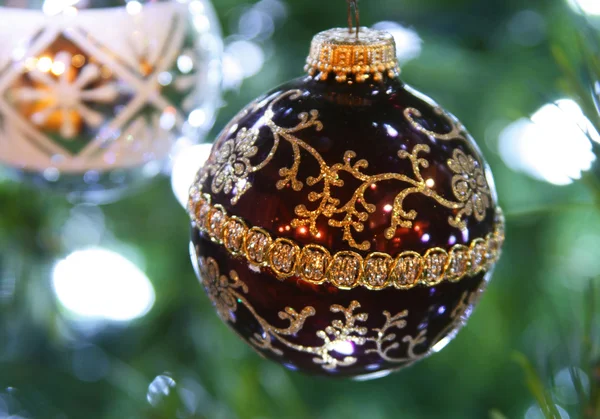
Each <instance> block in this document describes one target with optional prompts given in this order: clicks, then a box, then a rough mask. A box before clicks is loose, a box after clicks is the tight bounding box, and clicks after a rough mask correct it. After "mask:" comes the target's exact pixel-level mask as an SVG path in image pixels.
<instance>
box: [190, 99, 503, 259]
mask: <svg viewBox="0 0 600 419" xmlns="http://www.w3.org/2000/svg"><path fill="white" fill-rule="evenodd" d="M303 94H304V92H303V91H302V90H290V91H287V92H284V93H280V94H279V95H277V96H276V97H274V99H273V100H271V102H270V103H269V105H268V106H267V109H266V111H265V114H264V124H265V125H266V126H267V127H268V128H269V129H270V131H271V132H272V135H273V145H272V147H271V150H270V151H269V153H268V154H267V156H266V157H265V158H264V159H263V160H262V161H261V162H260V163H258V164H254V165H251V164H250V159H251V158H252V157H255V155H256V154H257V149H256V146H255V143H256V141H257V138H258V135H259V132H258V131H259V130H258V129H257V128H253V129H250V130H248V129H246V128H242V129H241V130H239V131H238V133H237V136H236V138H235V139H229V140H227V141H220V146H219V147H217V148H216V149H215V150H214V151H213V154H212V156H211V159H209V162H208V163H207V164H206V165H205V167H204V168H203V172H204V174H205V175H204V177H201V178H200V181H203V180H205V179H206V177H207V176H208V174H210V175H213V176H214V178H213V181H212V192H213V193H214V194H217V193H220V192H224V193H226V194H227V193H231V194H232V198H231V203H232V204H234V205H235V204H236V203H237V202H238V201H239V199H240V197H241V196H242V195H243V194H244V193H245V192H247V191H248V190H249V189H250V188H251V186H252V185H251V183H250V182H249V180H248V176H249V175H250V174H251V173H255V172H258V171H259V170H261V169H263V168H264V167H265V166H267V165H268V164H269V163H270V162H271V161H272V160H273V158H274V156H275V154H276V153H277V151H278V149H279V145H280V144H281V142H282V141H285V142H287V143H288V144H289V145H290V146H291V148H292V153H293V163H292V164H291V166H289V167H282V168H280V169H279V175H280V177H281V178H280V179H279V180H278V181H277V183H276V187H277V188H278V189H284V188H287V187H290V188H291V189H292V190H294V191H296V192H300V191H302V190H303V189H304V186H305V185H306V186H308V187H310V188H312V189H313V190H311V191H310V192H309V193H308V196H307V198H308V201H309V202H310V203H313V204H312V205H311V206H312V208H308V206H307V205H305V204H299V205H297V206H296V208H295V210H294V211H295V215H296V217H295V218H294V219H293V220H292V222H291V225H292V227H295V228H296V227H302V226H306V227H308V230H309V231H310V233H311V234H312V235H313V236H317V235H318V234H319V230H318V228H317V223H318V220H319V219H320V218H321V217H324V218H325V219H327V223H328V225H329V226H331V227H335V228H339V229H341V230H342V232H343V240H344V241H346V242H347V243H348V244H349V245H350V246H351V247H353V248H356V249H359V250H365V251H366V250H369V248H370V247H371V243H370V242H369V241H367V240H365V241H363V242H361V243H359V242H357V241H356V238H355V236H354V234H355V233H360V232H362V231H364V228H365V223H366V222H367V221H368V219H369V216H370V215H371V214H373V213H375V211H376V207H375V205H373V204H371V203H369V202H368V201H367V199H366V197H365V193H366V191H367V190H368V189H369V188H370V187H372V186H373V185H376V184H377V183H380V182H384V181H398V182H400V183H401V184H403V185H405V186H404V187H403V188H402V189H401V190H400V191H399V193H398V194H397V195H396V197H395V199H394V204H393V209H392V211H391V221H390V226H389V228H387V229H386V231H385V237H386V238H387V239H388V240H389V239H392V238H393V237H394V235H395V234H396V231H397V229H398V228H411V227H412V224H413V221H414V220H415V219H416V218H417V216H418V214H417V211H415V210H414V209H407V208H405V206H404V202H405V200H406V198H407V197H408V196H410V195H413V194H420V195H423V196H425V197H428V198H430V199H432V200H433V201H435V202H436V203H437V204H439V205H441V206H443V207H445V208H448V209H450V210H452V211H453V212H454V215H453V216H450V217H449V219H448V222H449V224H450V225H451V226H453V227H456V228H458V229H465V228H466V222H465V218H466V217H468V216H470V215H473V214H475V218H476V221H482V220H483V218H484V217H483V215H482V214H484V212H485V210H487V209H488V208H489V207H490V206H491V201H492V199H491V196H490V192H489V187H488V185H487V180H486V178H485V175H484V172H483V170H482V169H481V167H480V165H479V163H478V162H477V160H476V159H475V158H474V157H473V156H470V155H465V154H464V153H462V151H461V152H460V153H462V154H461V155H458V154H456V153H455V155H454V159H451V160H449V161H448V164H449V165H450V168H451V169H452V170H453V171H454V172H455V173H456V176H455V178H454V179H453V185H452V186H453V191H454V195H455V198H456V200H452V199H448V198H446V197H443V196H441V195H440V194H438V193H437V192H436V190H435V189H434V188H433V185H431V183H430V182H428V181H427V180H426V179H424V177H423V175H422V173H421V170H422V169H423V168H427V167H429V164H430V163H429V160H427V159H426V158H424V157H423V155H424V154H427V153H430V152H431V149H430V147H429V146H428V145H426V144H417V145H415V146H414V148H413V149H412V150H411V151H410V152H409V151H407V150H404V149H402V150H399V151H398V157H399V158H400V159H402V160H408V161H409V162H410V164H411V168H412V175H407V174H401V173H380V174H373V175H371V174H367V173H366V170H367V169H368V168H369V162H368V161H367V160H365V159H358V160H356V159H357V154H356V153H355V152H354V151H352V150H347V151H346V152H345V153H344V156H343V161H342V162H341V163H335V164H332V165H330V164H328V163H327V162H326V161H325V160H324V158H323V157H322V156H321V154H320V153H319V152H318V151H317V150H316V149H315V148H314V147H312V146H311V145H309V144H308V143H306V142H305V141H303V140H302V139H300V138H299V137H298V133H299V132H302V131H305V130H308V129H314V130H316V131H321V130H322V129H323V123H322V122H321V121H320V120H319V112H318V111H317V110H314V109H313V110H311V111H309V112H302V113H300V114H299V115H298V119H299V122H298V123H297V124H296V125H294V126H292V127H282V126H280V125H278V124H277V123H275V122H274V117H275V111H274V107H275V105H276V104H278V103H279V102H281V101H282V100H284V99H289V100H292V101H293V100H298V99H299V98H301V97H302V96H303ZM263 103H264V102H263ZM263 106H264V105H263ZM436 112H443V111H441V110H438V111H436ZM420 115H421V113H420V112H419V111H418V110H417V109H414V108H408V109H407V110H406V111H405V116H406V118H407V119H408V120H409V121H411V123H412V124H413V126H415V128H417V129H418V130H419V131H421V132H423V133H426V134H428V135H431V136H433V137H435V138H438V139H450V138H452V139H463V140H466V139H465V138H464V136H462V135H461V134H460V133H461V131H462V127H461V126H460V125H458V124H455V123H454V122H453V121H452V120H451V119H448V120H449V121H450V122H451V123H452V131H451V132H449V133H447V134H438V133H434V132H431V131H428V130H426V129H425V128H424V127H422V126H421V125H419V124H418V123H417V122H416V121H415V120H414V119H413V116H417V117H418V116H420ZM228 135H230V133H229V134H228ZM458 151H460V150H458ZM307 156H309V157H311V158H313V159H314V160H315V161H316V162H317V164H318V167H319V174H318V175H317V176H309V177H307V178H306V179H304V180H301V179H299V177H298V172H299V169H300V166H301V164H302V159H303V158H306V157H307ZM344 174H349V175H350V176H352V177H353V178H354V179H356V180H358V181H360V185H359V186H358V187H357V188H356V189H355V190H354V193H353V194H352V197H351V198H350V199H349V200H348V201H346V202H342V201H341V200H340V199H339V198H337V197H336V193H335V192H336V189H337V188H342V187H343V186H344V180H343V175H344ZM473 181H474V183H473ZM430 185H431V186H430ZM473 188H474V189H473ZM315 189H316V190H315Z"/></svg>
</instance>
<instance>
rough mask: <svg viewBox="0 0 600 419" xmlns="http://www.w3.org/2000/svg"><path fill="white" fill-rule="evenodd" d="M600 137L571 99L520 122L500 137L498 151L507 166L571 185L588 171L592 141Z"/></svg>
mask: <svg viewBox="0 0 600 419" xmlns="http://www.w3.org/2000/svg"><path fill="white" fill-rule="evenodd" d="M590 140H591V141H595V142H600V134H598V132H597V131H596V130H595V129H594V127H593V125H592V124H591V122H590V121H589V120H588V119H587V118H586V117H585V115H584V114H583V112H582V110H581V108H580V107H579V105H577V103H575V102H574V101H573V100H571V99H561V100H557V101H556V102H555V103H551V104H547V105H544V106H543V107H542V108H540V109H539V110H538V111H537V112H536V113H535V114H533V116H532V117H531V119H524V118H523V119H520V120H518V121H516V122H514V123H512V124H510V125H509V126H508V127H506V128H505V129H504V130H503V131H502V133H501V134H500V139H499V144H498V147H499V151H500V155H501V156H502V159H503V160H504V162H505V163H506V165H507V166H509V167H510V168H512V169H513V170H516V171H521V172H524V173H527V174H528V175H530V176H532V177H534V178H536V179H540V180H544V181H547V182H550V183H552V184H555V185H568V184H570V183H572V182H573V180H575V179H580V178H581V174H582V172H585V171H586V170H589V169H590V168H591V167H592V163H593V162H594V161H595V160H596V156H595V155H594V153H593V152H592V143H591V141H590Z"/></svg>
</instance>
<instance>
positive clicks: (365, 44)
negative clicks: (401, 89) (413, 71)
mask: <svg viewBox="0 0 600 419" xmlns="http://www.w3.org/2000/svg"><path fill="white" fill-rule="evenodd" d="M305 70H306V71H307V72H308V73H309V74H310V75H311V76H313V77H314V78H315V79H317V80H327V79H328V78H329V76H330V75H332V74H333V75H335V78H336V80H337V81H338V82H342V83H343V82H347V81H348V82H350V81H352V80H355V81H357V82H364V81H366V80H368V79H369V78H371V77H372V78H373V80H375V81H381V80H383V78H384V77H390V78H393V77H396V76H398V75H399V74H400V68H399V66H398V60H397V58H396V43H395V41H394V37H393V36H392V35H391V34H389V33H388V32H385V31H378V30H375V29H369V28H366V27H361V28H360V30H359V33H358V37H356V33H355V32H354V31H349V30H348V28H334V29H329V30H327V31H324V32H320V33H318V34H317V35H315V37H314V38H313V40H312V44H311V47H310V53H309V55H308V58H307V60H306V67H305Z"/></svg>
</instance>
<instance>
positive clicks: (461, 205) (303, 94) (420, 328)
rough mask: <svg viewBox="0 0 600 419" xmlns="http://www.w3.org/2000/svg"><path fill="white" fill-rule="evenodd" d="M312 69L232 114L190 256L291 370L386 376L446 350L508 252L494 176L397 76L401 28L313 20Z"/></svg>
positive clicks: (206, 176) (238, 319) (267, 352)
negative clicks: (394, 32)
mask: <svg viewBox="0 0 600 419" xmlns="http://www.w3.org/2000/svg"><path fill="white" fill-rule="evenodd" d="M306 70H307V71H308V75H307V76H305V77H301V78H299V79H296V80H293V81H290V82H288V83H286V84H284V85H282V86H280V87H278V88H276V89H274V90H273V91H272V92H270V93H268V94H266V95H265V96H263V97H261V98H259V99H257V100H256V101H254V102H253V103H251V104H250V105H249V106H248V107H246V108H245V109H244V110H243V111H242V112H240V113H239V114H238V115H237V116H236V117H235V118H234V119H233V120H232V121H231V122H230V123H229V125H227V127H225V129H224V130H223V132H222V133H221V134H220V136H219V138H218V139H217V141H216V142H215V144H214V146H213V149H212V153H211V156H210V158H209V159H208V161H207V162H206V164H205V165H204V166H203V168H202V169H201V170H200V172H199V173H198V176H197V180H196V182H195V184H194V185H193V186H192V189H191V193H190V199H189V212H190V216H191V219H192V240H191V243H192V244H191V253H192V260H193V263H194V266H195V268H196V271H197V273H198V275H199V277H200V280H201V282H202V284H203V286H204V288H205V289H206V292H207V294H208V296H209V297H210V299H211V300H212V302H213V304H214V306H215V308H216V311H217V313H218V315H219V316H220V317H221V318H222V319H223V321H225V322H226V323H228V324H229V325H230V326H231V327H232V328H233V329H234V330H235V331H236V332H237V333H238V335H239V336H241V337H242V338H243V339H244V340H246V341H247V342H248V343H249V344H250V345H251V346H252V347H253V348H255V349H256V350H257V351H258V352H260V353H261V354H262V355H264V356H265V357H267V358H270V359H272V360H274V361H276V362H279V363H281V364H283V365H284V366H286V367H287V368H289V369H292V370H300V371H303V372H307V373H313V374H323V375H329V376H348V377H355V378H369V377H378V376H382V375H385V374H387V373H388V372H389V371H392V370H395V369H399V368H402V367H405V366H408V365H411V364H413V363H414V362H416V361H418V360H420V359H422V358H423V357H425V356H427V355H429V354H431V353H432V352H436V351H439V350H441V349H442V348H443V347H444V346H445V345H446V344H447V343H448V342H449V341H450V340H451V339H452V338H453V337H454V335H455V334H456V332H457V330H458V329H459V328H460V327H461V326H462V325H463V324H464V323H465V321H466V320H467V318H468V317H469V316H470V315H471V312H472V309H473V306H474V305H475V304H476V302H477V301H478V300H479V297H480V296H481V294H482V292H483V290H484V288H485V286H486V283H487V282H488V280H489V279H490V275H491V272H492V269H493V267H494V265H495V263H496V262H497V260H498V258H499V257H500V250H501V246H502V243H503V240H504V222H503V217H502V213H501V211H500V209H499V207H498V206H497V197H496V193H495V189H494V183H493V179H492V175H491V173H490V171H489V169H488V166H487V164H486V162H485V160H484V159H483V157H482V154H481V152H480V150H479V149H478V147H477V145H476V143H475V142H474V140H473V139H472V138H471V136H470V135H469V134H468V133H467V132H466V130H465V128H464V127H463V126H462V125H461V124H460V122H458V120H457V119H456V118H455V117H454V116H452V115H450V114H449V113H447V112H446V111H444V110H442V108H440V107H439V106H438V105H437V104H436V103H435V102H434V101H432V100H431V99H429V98H427V97H426V96H424V95H422V94H420V93H418V92H416V91H415V90H413V89H411V88H410V87H409V86H407V85H406V84H404V83H403V82H402V81H401V80H400V79H399V78H398V74H399V68H398V65H397V61H396V51H395V44H394V40H393V38H392V36H391V35H389V34H387V33H385V32H380V31H374V30H370V29H367V28H362V29H361V30H360V36H359V37H358V39H357V38H356V37H355V35H354V34H353V33H349V32H348V30H347V29H334V30H330V31H326V32H323V33H321V34H319V35H317V36H316V37H315V38H314V40H313V43H312V47H311V52H310V55H309V58H308V64H307V66H306Z"/></svg>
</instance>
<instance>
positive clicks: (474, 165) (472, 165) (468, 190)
mask: <svg viewBox="0 0 600 419" xmlns="http://www.w3.org/2000/svg"><path fill="white" fill-rule="evenodd" d="M448 167H449V168H450V170H452V171H453V172H454V173H456V175H454V177H453V178H452V191H453V192H454V196H456V199H458V200H459V201H460V202H463V203H464V206H463V208H462V209H461V210H460V211H459V212H458V214H457V215H456V217H454V218H450V220H449V222H450V225H452V226H454V227H457V228H464V226H465V223H464V221H462V217H464V216H471V215H473V216H475V219H476V220H477V221H483V219H484V218H485V213H486V211H487V209H488V208H490V206H491V202H492V200H491V196H490V188H489V186H488V184H487V181H486V179H485V173H484V171H483V168H482V167H481V166H480V164H479V162H477V160H475V159H474V158H473V157H472V156H468V155H466V154H465V153H463V152H462V151H461V150H458V149H456V150H454V153H453V154H452V158H451V159H449V160H448Z"/></svg>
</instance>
